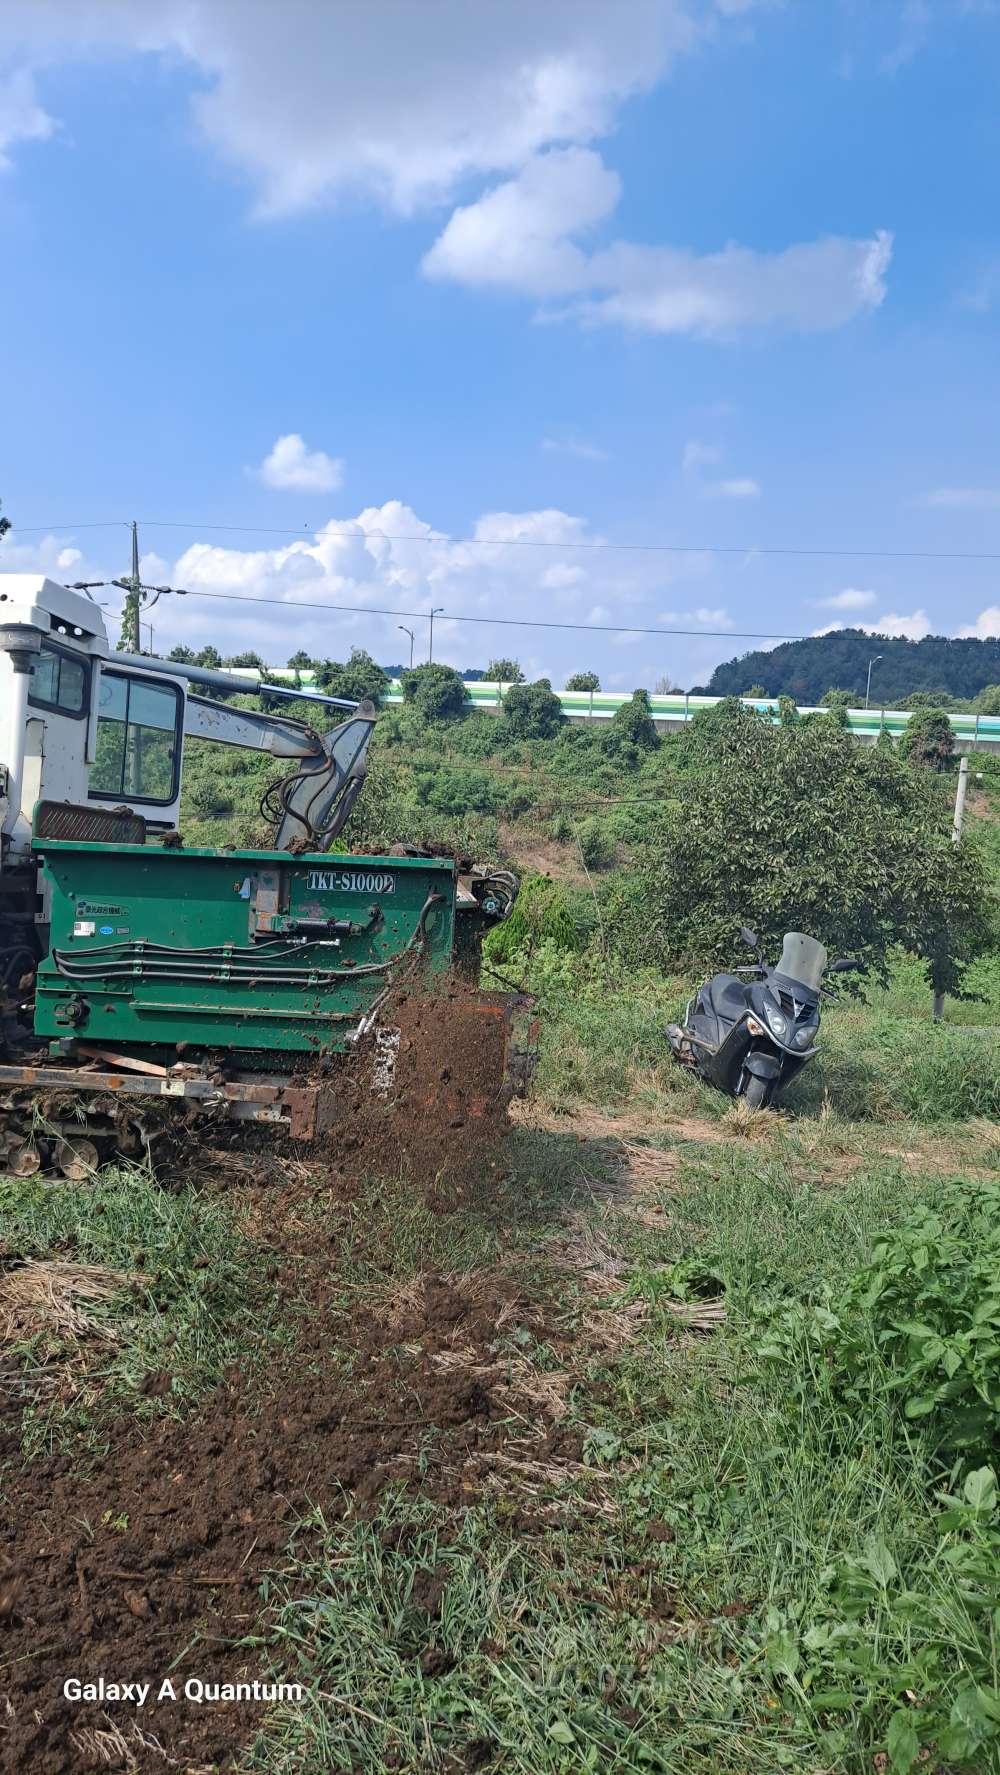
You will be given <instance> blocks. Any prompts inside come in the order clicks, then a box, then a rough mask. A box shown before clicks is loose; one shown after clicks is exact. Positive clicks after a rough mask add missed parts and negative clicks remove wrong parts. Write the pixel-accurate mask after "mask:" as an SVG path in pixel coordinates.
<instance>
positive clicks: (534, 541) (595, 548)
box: [12, 518, 1000, 633]
mask: <svg viewBox="0 0 1000 1775" xmlns="http://www.w3.org/2000/svg"><path fill="white" fill-rule="evenodd" d="M140 522H141V523H142V524H143V525H144V526H145V527H146V528H147V529H150V530H189V531H191V530H193V531H198V530H211V531H219V532H226V533H228V534H232V535H241V536H320V535H322V534H325V535H328V536H330V535H333V536H346V537H355V536H356V537H359V538H361V539H366V538H368V537H375V538H377V539H378V540H379V541H380V542H414V543H424V544H425V545H427V546H429V547H438V548H440V547H443V546H445V545H448V546H451V547H456V548H457V547H468V548H491V549H496V548H514V549H586V550H588V551H591V552H597V553H602V552H615V551H618V552H622V553H627V554H659V555H768V556H779V557H781V556H785V557H789V558H793V559H833V560H841V561H861V560H865V561H869V560H871V561H1000V551H995V552H992V553H991V552H989V551H985V550H977V551H972V550H955V549H866V548H850V549H842V548H815V547H813V548H790V547H786V546H771V545H770V544H758V543H742V544H740V545H739V546H735V545H733V544H724V543H695V542H686V543H680V542H597V541H593V542H586V541H579V540H573V539H564V540H562V541H550V540H548V539H545V538H542V537H535V536H495V537H491V536H448V535H441V534H438V535H434V536H428V535H426V534H412V535H411V534H410V533H409V532H406V531H393V530H362V529H361V528H360V527H359V526H358V525H357V524H356V523H350V524H342V525H336V524H333V523H330V524H325V525H323V526H322V527H321V529H315V528H314V527H313V526H311V525H308V524H303V525H264V524H201V523H182V522H181V521H180V520H178V519H167V518H143V519H140ZM123 525H126V527H127V520H125V519H123V518H114V519H107V520H105V521H103V522H100V523H85V524H19V525H17V526H16V532H17V533H19V534H21V535H26V536H30V535H37V534H41V533H42V532H48V533H50V534H51V533H53V532H55V531H57V530H111V529H119V528H121V527H122V526H123ZM14 533H15V530H14V529H12V534H14ZM403 614H404V615H405V614H406V613H405V612H404V613H403ZM699 633H700V631H699Z"/></svg>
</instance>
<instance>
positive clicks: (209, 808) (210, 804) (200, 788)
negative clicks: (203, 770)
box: [187, 777, 234, 814]
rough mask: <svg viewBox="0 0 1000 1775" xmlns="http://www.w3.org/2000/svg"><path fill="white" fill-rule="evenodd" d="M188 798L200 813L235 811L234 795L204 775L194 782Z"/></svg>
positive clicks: (229, 812) (227, 812)
mask: <svg viewBox="0 0 1000 1775" xmlns="http://www.w3.org/2000/svg"><path fill="white" fill-rule="evenodd" d="M187 799H188V801H189V802H190V804H191V806H192V807H193V808H195V809H196V811H197V812H198V813H200V814H231V813H232V811H233V806H234V803H233V797H232V796H231V795H230V794H229V792H228V790H226V789H222V788H220V787H219V785H218V784H217V783H215V782H213V781H212V779H211V778H210V777H202V778H201V780H200V781H199V782H195V783H192V784H191V786H190V788H189V789H188V793H187Z"/></svg>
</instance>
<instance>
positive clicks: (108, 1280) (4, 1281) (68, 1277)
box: [0, 1258, 131, 1344]
mask: <svg viewBox="0 0 1000 1775" xmlns="http://www.w3.org/2000/svg"><path fill="white" fill-rule="evenodd" d="M130 1279H131V1278H130V1277H129V1276H128V1275H126V1274H125V1273H124V1272H123V1271H121V1270H109V1269H103V1268H101V1267H100V1266H99V1265H97V1264H77V1263H62V1262H59V1261H57V1260H56V1259H51V1258H41V1259H29V1261H28V1262H27V1263H21V1264H17V1265H16V1266H15V1267H14V1268H12V1269H9V1270H5V1271H4V1272H3V1274H0V1343H7V1344H15V1343H25V1342H28V1341H29V1340H31V1339H32V1338H35V1337H37V1336H38V1335H39V1334H40V1333H44V1332H51V1333H53V1334H55V1335H56V1336H57V1337H58V1338H59V1339H60V1340H61V1341H64V1342H65V1341H66V1340H67V1339H78V1338H84V1337H99V1338H104V1339H106V1340H107V1341H108V1342H112V1343H113V1342H115V1341H116V1340H117V1338H118V1336H119V1328H118V1327H117V1326H116V1325H115V1324H113V1323H111V1322H109V1321H108V1320H107V1319H103V1318H102V1317H101V1316H100V1314H98V1313H94V1312H93V1311H88V1308H93V1307H94V1306H95V1305H99V1304H100V1303H102V1302H104V1301H107V1300H110V1299H111V1298H112V1296H114V1295H116V1294H118V1293H119V1292H120V1290H121V1289H123V1288H125V1287H127V1286H128V1283H129V1281H130Z"/></svg>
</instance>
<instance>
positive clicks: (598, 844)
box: [576, 814, 617, 869]
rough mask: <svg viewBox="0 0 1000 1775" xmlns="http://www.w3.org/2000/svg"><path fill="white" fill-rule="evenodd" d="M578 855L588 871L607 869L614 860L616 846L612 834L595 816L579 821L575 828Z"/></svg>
mask: <svg viewBox="0 0 1000 1775" xmlns="http://www.w3.org/2000/svg"><path fill="white" fill-rule="evenodd" d="M576 840H577V844H578V845H579V847H580V855H581V857H582V858H583V860H584V862H585V863H586V865H587V868H588V869H608V868H610V866H611V864H612V863H613V862H614V860H615V855H616V852H617V846H616V844H615V838H614V833H613V832H611V831H609V829H608V827H607V825H606V824H605V822H604V821H603V820H601V819H599V818H598V816H597V815H596V814H590V815H588V817H587V818H586V819H585V820H581V821H580V823H579V825H578V826H577V828H576Z"/></svg>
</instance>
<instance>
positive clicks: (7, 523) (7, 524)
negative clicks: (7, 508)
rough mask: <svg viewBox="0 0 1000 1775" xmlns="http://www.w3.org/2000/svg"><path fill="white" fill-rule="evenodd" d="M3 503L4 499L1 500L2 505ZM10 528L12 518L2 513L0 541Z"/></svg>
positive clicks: (0, 515) (0, 514) (0, 517)
mask: <svg viewBox="0 0 1000 1775" xmlns="http://www.w3.org/2000/svg"><path fill="white" fill-rule="evenodd" d="M2 504H3V501H2V500H0V505H2ZM9 529H10V519H9V518H5V517H4V516H3V514H2V513H0V542H2V541H3V539H4V537H5V536H6V534H7V532H8V530H9Z"/></svg>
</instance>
